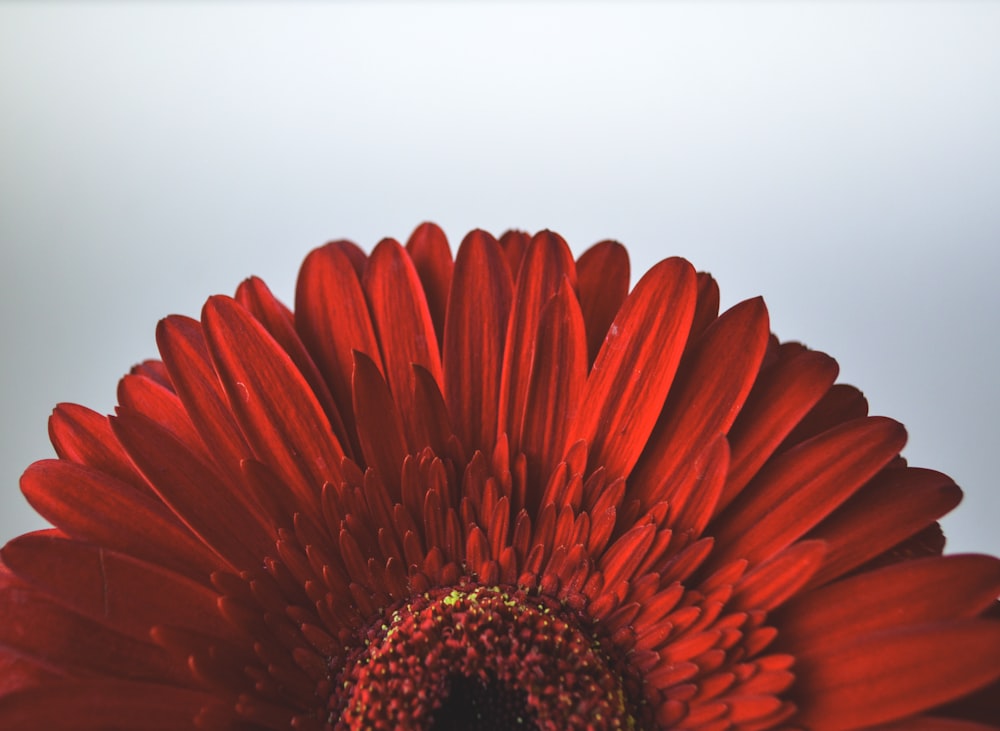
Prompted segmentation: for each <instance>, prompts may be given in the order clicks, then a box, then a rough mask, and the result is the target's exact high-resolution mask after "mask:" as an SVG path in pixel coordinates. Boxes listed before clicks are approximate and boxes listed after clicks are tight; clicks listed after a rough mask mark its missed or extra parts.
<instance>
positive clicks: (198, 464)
mask: <svg viewBox="0 0 1000 731" xmlns="http://www.w3.org/2000/svg"><path fill="white" fill-rule="evenodd" d="M112 427H113V429H114V431H115V435H116V436H117V437H118V441H119V442H121V444H122V446H123V447H125V449H126V451H128V453H129V456H130V457H131V458H132V461H133V462H134V463H135V465H136V467H138V468H139V469H140V470H142V472H143V474H145V475H146V477H147V479H148V480H149V482H150V484H151V485H152V486H153V489H154V490H155V491H156V493H157V494H158V495H159V496H160V499H162V500H163V502H164V503H165V504H166V505H168V506H169V507H170V509H171V510H173V511H174V514H175V515H176V516H177V517H178V518H179V519H180V520H181V521H182V522H183V523H184V525H186V526H187V527H188V529H189V530H190V531H191V532H192V533H194V534H195V535H196V536H198V537H199V538H200V539H201V540H202V541H204V542H205V543H206V544H207V545H209V546H211V547H212V548H213V550H215V552H216V553H217V554H218V555H219V556H220V557H221V558H222V559H223V560H224V561H226V562H227V563H228V564H229V565H230V566H231V567H233V568H234V569H236V570H237V571H239V570H246V569H251V568H254V567H255V566H256V565H257V564H259V563H260V560H261V558H263V556H265V555H267V554H268V552H269V551H270V550H271V549H273V546H274V535H273V532H271V531H269V530H268V527H269V523H268V522H267V517H266V516H262V517H261V518H260V521H259V522H258V520H257V518H256V516H255V514H254V513H253V512H251V511H252V506H250V505H248V504H247V503H246V496H245V495H244V494H243V493H242V492H240V491H234V490H233V489H231V488H230V487H229V485H228V484H227V483H225V482H223V481H222V480H221V479H220V478H219V477H218V476H217V474H216V473H215V471H214V470H213V469H212V468H211V467H210V466H209V465H208V464H206V463H205V462H204V461H203V460H202V458H201V456H200V455H199V454H196V453H195V452H192V451H191V450H190V449H188V448H187V446H186V445H184V444H183V443H181V442H180V441H178V439H177V438H176V437H175V436H174V435H173V434H171V433H170V432H169V431H167V430H166V429H164V428H163V427H162V426H161V425H160V424H158V423H156V422H154V421H152V420H150V419H148V418H146V417H144V416H142V415H140V414H135V413H133V412H130V411H128V410H127V409H124V408H122V409H120V411H119V415H118V416H117V417H115V418H114V419H113V420H112Z"/></svg>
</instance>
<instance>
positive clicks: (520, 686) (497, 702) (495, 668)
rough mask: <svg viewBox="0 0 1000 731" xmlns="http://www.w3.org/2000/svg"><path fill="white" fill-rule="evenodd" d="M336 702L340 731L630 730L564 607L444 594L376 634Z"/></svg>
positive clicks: (620, 699) (593, 649) (621, 702)
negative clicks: (394, 730) (404, 730)
mask: <svg viewBox="0 0 1000 731" xmlns="http://www.w3.org/2000/svg"><path fill="white" fill-rule="evenodd" d="M342 687H343V689H344V695H343V696H340V698H341V699H343V698H344V697H346V703H344V702H343V700H341V702H340V703H338V702H336V699H331V703H332V704H334V705H337V706H338V709H336V710H334V709H331V710H334V712H335V713H336V712H337V711H339V713H340V721H339V723H338V724H337V728H339V729H367V728H375V729H381V728H386V729H390V728H408V729H421V730H423V731H449V730H450V729H466V728H475V729H485V730H487V731H489V730H490V729H496V730H497V731H500V730H501V729H503V730H505V731H506V730H507V729H518V728H525V729H533V728H545V729H550V728H551V729H567V730H571V729H584V728H588V729H629V728H634V726H635V721H634V719H633V718H632V717H631V715H630V714H629V712H628V708H627V706H626V700H625V693H624V691H623V689H622V685H621V681H620V678H618V676H617V674H616V673H614V672H613V671H612V670H611V669H610V668H609V665H608V662H607V660H606V659H605V657H604V656H603V655H602V653H601V648H600V646H599V645H598V644H597V643H596V642H595V641H594V639H593V638H591V637H588V636H587V635H586V634H585V633H583V632H581V631H580V628H579V626H578V625H577V624H576V622H575V621H573V618H571V617H567V616H564V613H563V612H562V610H561V608H560V606H559V603H558V602H556V601H554V600H551V599H548V598H544V597H539V596H531V597H529V596H528V595H527V594H525V593H524V592H522V591H519V590H516V589H503V588H487V587H468V588H464V587H463V588H451V589H438V590H436V591H434V592H430V593H427V594H424V595H423V596H420V597H418V598H417V599H415V600H413V601H411V602H410V603H408V604H406V605H405V606H403V607H401V608H400V609H398V610H396V611H395V612H393V613H392V615H391V616H390V617H388V618H387V621H386V622H385V623H383V624H381V625H379V626H378V627H376V628H374V629H373V631H372V632H371V633H370V634H369V642H368V643H367V647H366V648H365V649H364V651H363V653H362V654H361V655H360V657H359V658H358V660H357V662H356V664H355V665H354V666H353V668H352V669H351V670H350V671H349V672H348V673H347V675H346V677H345V678H344V684H343V686H342Z"/></svg>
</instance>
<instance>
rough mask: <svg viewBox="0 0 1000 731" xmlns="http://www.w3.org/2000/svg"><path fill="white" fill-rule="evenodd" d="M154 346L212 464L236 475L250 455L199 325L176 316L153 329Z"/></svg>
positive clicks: (187, 318) (164, 320) (168, 318)
mask: <svg viewBox="0 0 1000 731" xmlns="http://www.w3.org/2000/svg"><path fill="white" fill-rule="evenodd" d="M156 343H157V345H158V346H159V348H160V355H162V356H163V362H164V364H165V365H166V368H167V370H168V371H169V373H170V379H171V381H172V382H173V384H174V388H175V390H176V391H177V395H178V396H180V399H181V402H182V403H183V404H184V408H185V409H186V410H187V412H188V415H189V416H190V417H191V420H192V422H193V423H194V425H195V428H196V429H197V430H198V433H199V434H200V435H201V437H202V439H203V440H204V441H205V445H206V446H207V447H208V451H209V453H210V454H212V455H213V457H214V459H215V463H216V464H217V465H219V467H220V468H221V469H223V470H226V471H229V473H230V474H238V472H239V464H240V462H241V461H242V460H244V459H246V458H248V457H252V456H253V453H252V452H251V450H250V447H249V446H248V445H247V443H246V440H245V439H244V438H243V434H242V433H241V432H240V428H239V427H238V426H237V424H236V420H235V419H234V418H233V414H232V411H231V410H230V408H229V403H228V400H227V399H226V395H225V393H224V392H223V390H222V384H220V383H219V379H218V376H217V375H216V373H215V368H214V367H213V366H212V360H211V357H210V356H209V354H208V346H207V345H206V344H205V336H204V331H203V330H202V326H201V323H200V322H198V321H197V320H192V319H191V318H189V317H181V316H179V315H174V316H171V317H167V318H165V319H163V320H161V321H160V323H159V325H158V326H157V328H156Z"/></svg>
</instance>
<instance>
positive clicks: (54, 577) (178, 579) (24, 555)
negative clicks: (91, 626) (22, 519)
mask: <svg viewBox="0 0 1000 731" xmlns="http://www.w3.org/2000/svg"><path fill="white" fill-rule="evenodd" d="M0 555H2V557H3V562H4V563H5V564H6V565H7V566H8V567H9V568H10V570H11V571H13V572H14V573H15V574H16V575H17V576H18V578H20V579H21V580H22V581H24V582H25V583H27V584H29V585H30V586H32V587H34V588H37V589H39V590H41V591H44V592H46V593H47V594H48V595H50V596H51V598H52V599H53V600H54V601H56V602H58V603H60V604H62V605H64V606H65V607H67V608H68V609H71V610H72V611H74V612H76V613H77V614H80V615H81V616H84V617H87V618H89V619H91V620H93V621H95V622H99V623H101V624H105V625H107V626H109V627H112V628H114V629H116V630H118V631H120V632H123V633H125V634H127V635H129V636H131V637H133V638H136V639H141V640H148V639H149V630H150V628H151V627H153V626H154V625H157V624H171V625H174V626H177V627H186V628H189V629H194V630H198V631H200V632H202V633H204V634H206V635H209V636H217V637H223V638H238V637H239V636H240V635H239V633H238V632H237V631H236V630H235V628H234V627H233V626H232V625H231V624H229V623H228V622H226V621H225V620H224V619H223V618H222V616H221V615H220V614H219V613H218V611H217V610H216V602H217V601H218V593H217V592H216V591H214V590H213V589H210V588H208V587H206V586H205V585H204V584H202V583H198V582H195V581H193V580H191V579H189V578H187V577H185V576H182V575H181V574H177V573H175V572H173V571H170V570H168V569H166V568H164V567H162V566H158V565H156V564H153V563H149V562H148V561H141V560H139V559H136V558H132V557H130V556H126V555H124V554H121V553H118V552H117V551H112V550H110V549H107V548H101V547H98V546H93V545H90V544H87V543H83V542H80V541H75V540H71V539H67V538H58V537H55V536H48V535H38V534H29V535H25V536H21V537H19V538H15V539H14V540H13V541H11V542H10V543H8V544H7V545H6V546H4V548H3V551H2V554H0Z"/></svg>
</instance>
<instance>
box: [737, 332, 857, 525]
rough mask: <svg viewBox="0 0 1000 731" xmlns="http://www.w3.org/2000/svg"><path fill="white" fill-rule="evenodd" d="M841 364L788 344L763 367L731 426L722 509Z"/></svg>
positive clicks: (779, 441) (818, 395) (784, 435)
mask: <svg viewBox="0 0 1000 731" xmlns="http://www.w3.org/2000/svg"><path fill="white" fill-rule="evenodd" d="M837 370H838V369H837V362H836V361H835V360H833V358H830V357H829V356H827V355H824V354H823V353H817V352H814V351H808V350H802V349H801V348H791V347H788V346H782V348H781V350H780V351H779V358H778V361H777V362H776V363H774V364H773V365H771V366H769V367H767V368H764V369H763V370H761V372H760V375H759V376H758V378H757V382H756V383H755V384H754V386H753V389H752V390H751V391H750V394H749V396H747V400H746V403H744V404H743V409H742V410H741V411H740V415H739V416H738V417H737V419H736V421H735V422H734V423H733V426H732V428H731V429H730V430H729V445H730V455H731V459H730V468H729V478H728V479H727V481H726V487H725V490H724V491H723V494H722V499H721V500H720V504H719V507H720V509H721V508H724V507H725V506H726V505H728V504H729V503H730V502H732V500H733V498H735V497H736V495H737V494H739V493H740V491H742V490H743V488H744V487H745V486H746V484H747V483H748V482H749V481H750V479H751V478H752V477H753V476H754V474H755V473H756V472H757V470H759V469H760V468H761V466H762V465H763V464H764V463H765V462H766V461H767V460H768V458H770V457H771V455H772V454H773V453H774V451H775V449H777V448H778V445H780V444H781V442H782V441H783V440H784V439H785V437H786V436H787V435H788V433H789V432H791V431H792V429H793V428H794V427H795V425H796V424H797V423H798V422H799V420H800V419H802V417H803V416H804V415H805V414H806V413H807V412H808V411H809V409H810V408H811V407H812V405H813V404H815V403H816V402H817V401H818V400H819V399H820V397H822V395H823V394H824V393H825V392H826V391H827V389H829V388H830V385H831V384H832V383H833V381H834V379H835V378H836V377H837Z"/></svg>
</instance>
